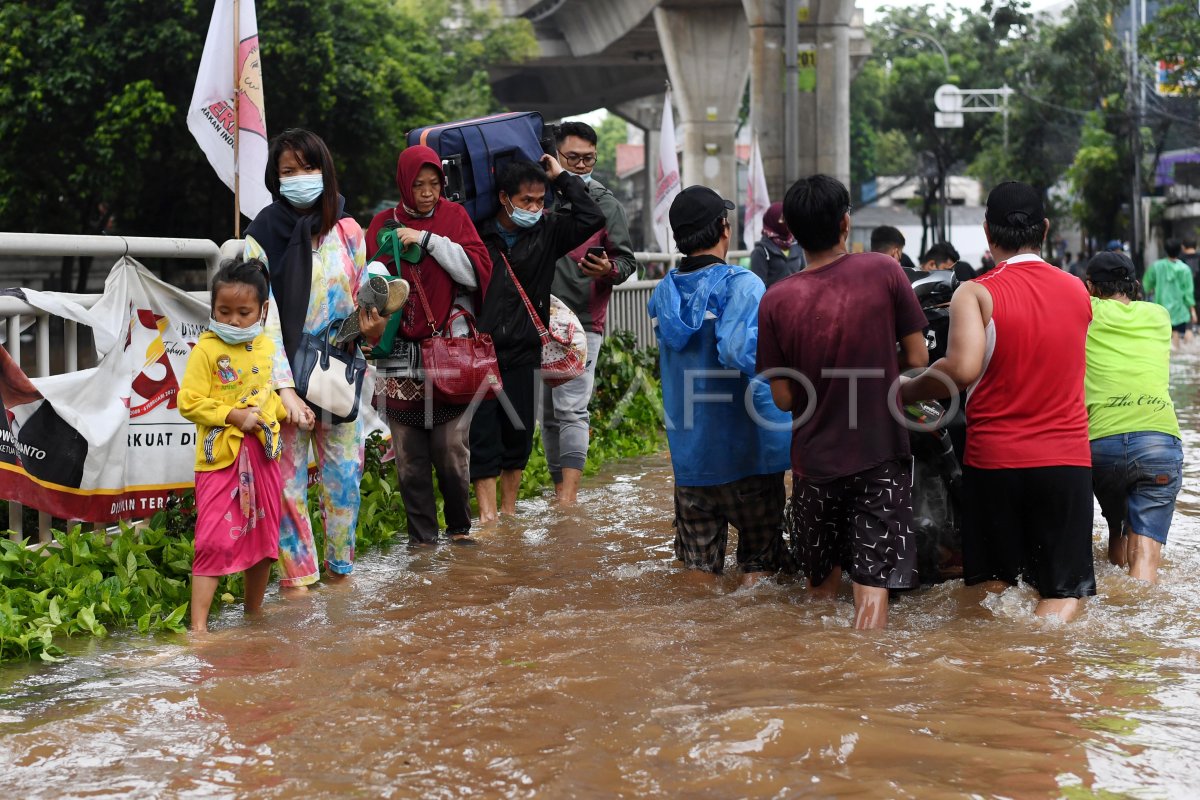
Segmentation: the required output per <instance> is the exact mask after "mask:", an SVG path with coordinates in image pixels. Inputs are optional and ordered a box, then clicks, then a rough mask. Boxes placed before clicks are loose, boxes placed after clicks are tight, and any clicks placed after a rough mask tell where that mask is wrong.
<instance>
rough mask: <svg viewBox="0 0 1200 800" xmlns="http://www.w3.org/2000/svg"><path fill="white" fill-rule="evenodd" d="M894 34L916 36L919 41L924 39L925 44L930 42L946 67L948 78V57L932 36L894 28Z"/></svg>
mask: <svg viewBox="0 0 1200 800" xmlns="http://www.w3.org/2000/svg"><path fill="white" fill-rule="evenodd" d="M896 32H897V33H905V34H908V35H909V36H916V37H918V38H920V39H924V40H925V41H927V42H931V43H932V44H933V46H934V47H936V48H937V49H938V52H939V53H941V54H942V63H944V64H945V65H946V76H947V77H949V76H950V56H948V55H946V48H944V47H942V43H941V42H939V41H938V40H937V39H935V38H934V37H933V36H931V35H930V34H928V33H924V32H922V31H915V30H913V29H912V28H896Z"/></svg>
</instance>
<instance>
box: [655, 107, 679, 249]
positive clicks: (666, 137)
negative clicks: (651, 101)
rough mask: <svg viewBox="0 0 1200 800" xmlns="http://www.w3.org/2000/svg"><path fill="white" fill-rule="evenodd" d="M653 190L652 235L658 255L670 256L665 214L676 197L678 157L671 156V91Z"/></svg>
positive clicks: (672, 140) (673, 132)
mask: <svg viewBox="0 0 1200 800" xmlns="http://www.w3.org/2000/svg"><path fill="white" fill-rule="evenodd" d="M655 179H656V182H655V188H654V235H655V237H656V238H657V239H658V247H659V249H660V251H661V252H663V253H669V252H671V244H672V242H673V241H674V239H673V237H672V236H671V223H670V221H669V220H668V218H667V212H668V211H670V210H671V201H673V200H674V199H675V195H677V194H679V190H680V185H679V156H678V155H676V153H675V115H674V114H672V113H671V90H670V89H668V90H667V98H666V100H664V101H663V114H662V134H661V135H660V136H659V137H658V169H657V171H656V174H655Z"/></svg>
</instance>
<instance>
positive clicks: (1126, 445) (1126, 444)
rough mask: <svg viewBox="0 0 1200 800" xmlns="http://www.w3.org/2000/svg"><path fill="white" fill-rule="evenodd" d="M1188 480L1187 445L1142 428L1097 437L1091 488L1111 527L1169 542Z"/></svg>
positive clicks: (1093, 451) (1093, 442) (1166, 435)
mask: <svg viewBox="0 0 1200 800" xmlns="http://www.w3.org/2000/svg"><path fill="white" fill-rule="evenodd" d="M1182 483H1183V443H1182V442H1181V441H1180V440H1179V439H1178V438H1176V437H1174V436H1172V435H1170V434H1168V433H1158V432H1157V431H1138V432H1135V433H1119V434H1116V435H1113V436H1105V437H1104V438H1102V439H1093V440H1092V490H1093V491H1094V492H1095V493H1096V499H1097V500H1098V501H1099V502H1100V511H1101V513H1102V514H1103V515H1104V519H1105V520H1107V521H1108V524H1109V528H1110V530H1116V531H1119V532H1123V533H1128V532H1130V531H1132V532H1133V533H1136V534H1139V535H1141V536H1149V537H1150V538H1151V539H1154V540H1155V541H1156V542H1159V543H1160V544H1166V543H1167V531H1169V530H1170V528H1171V517H1172V516H1173V515H1174V513H1175V498H1176V496H1177V495H1178V494H1179V488H1180V486H1181V485H1182Z"/></svg>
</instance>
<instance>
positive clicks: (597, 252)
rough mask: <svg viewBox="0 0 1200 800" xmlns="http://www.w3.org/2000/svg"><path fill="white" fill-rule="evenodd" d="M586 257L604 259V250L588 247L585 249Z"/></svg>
mask: <svg viewBox="0 0 1200 800" xmlns="http://www.w3.org/2000/svg"><path fill="white" fill-rule="evenodd" d="M586 255H588V256H593V257H595V258H604V248H603V247H589V248H588V249H587V253H586Z"/></svg>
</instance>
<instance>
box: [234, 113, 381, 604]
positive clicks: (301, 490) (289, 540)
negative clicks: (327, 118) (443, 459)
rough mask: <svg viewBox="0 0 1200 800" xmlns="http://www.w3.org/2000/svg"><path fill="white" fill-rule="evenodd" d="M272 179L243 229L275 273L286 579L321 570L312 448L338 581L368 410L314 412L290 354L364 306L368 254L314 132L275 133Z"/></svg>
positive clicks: (377, 323)
mask: <svg viewBox="0 0 1200 800" xmlns="http://www.w3.org/2000/svg"><path fill="white" fill-rule="evenodd" d="M266 183H267V189H268V190H270V192H271V195H272V197H274V198H275V202H274V203H272V204H271V205H269V206H267V207H266V208H264V209H263V210H262V211H261V212H259V214H258V216H257V217H255V219H254V222H252V223H251V224H250V227H249V228H248V229H247V230H246V247H245V255H246V258H260V259H262V260H263V261H265V262H266V263H267V266H268V268H269V270H270V273H271V304H270V307H269V310H268V312H267V326H266V333H267V335H268V336H270V337H271V338H272V340H273V341H274V342H275V365H274V372H275V374H274V378H275V380H274V385H275V388H276V391H278V393H279V397H280V399H281V400H283V403H284V406H285V407H286V408H287V411H288V416H287V421H286V422H285V423H284V424H283V426H282V428H281V431H280V436H281V439H282V441H283V455H282V457H281V458H280V472H281V473H282V474H281V477H282V479H283V485H284V488H283V513H282V515H281V519H280V532H279V562H280V565H281V567H282V568H283V578H282V580H281V581H280V584H281V586H283V587H285V588H295V587H303V586H307V585H309V584H311V583H315V582H316V581H317V579H318V578H319V577H320V575H319V566H320V565H319V564H318V561H317V553H316V547H315V544H314V542H313V532H312V523H311V522H310V520H309V516H308V504H307V502H306V500H307V495H308V461H309V453H310V450H312V451H315V455H316V462H317V470H318V485H319V486H320V492H321V514H322V519H323V521H324V527H325V553H324V557H323V559H322V561H323V563H324V565H325V572H326V579H327V580H328V579H333V580H337V579H339V578H340V577H343V576H346V575H349V574H350V572H351V571H352V570H353V569H354V531H355V527H356V526H357V525H358V506H359V497H360V494H359V483H360V481H361V479H362V468H363V423H362V415H359V416H358V417H357V418H356V419H355V420H354V421H353V422H347V423H342V424H333V423H331V422H330V421H329V420H322V419H320V418H318V417H316V416H315V415H314V414H313V411H312V410H311V409H310V408H309V407H308V406H307V405H306V404H305V402H304V401H303V400H302V399H301V398H300V396H299V395H297V394H296V390H295V381H294V380H293V376H292V367H291V359H292V358H294V356H295V352H296V349H297V347H298V344H299V341H300V335H301V333H308V334H319V333H320V332H321V331H323V330H325V329H326V328H327V327H328V326H329V324H330V323H331V322H333V321H334V320H339V319H345V318H346V317H349V316H350V315H351V314H356V313H359V312H358V310H357V306H356V303H355V298H356V297H357V295H358V290H359V288H360V287H361V286H362V285H363V284H364V283H365V282H366V281H367V277H368V276H367V272H366V269H365V268H364V263H365V261H366V255H367V253H366V243H365V241H364V238H363V232H362V228H360V227H359V226H358V223H357V222H355V221H354V220H353V219H351V218H350V217H349V216H348V215H346V214H345V213H344V212H343V210H342V209H343V205H344V200H343V198H342V196H341V195H340V194H338V186H337V173H336V171H335V170H334V166H333V158H332V156H330V154H329V149H328V148H327V147H326V146H325V143H324V142H323V141H322V140H321V138H320V137H318V136H317V135H316V134H313V133H310V132H309V131H305V130H300V129H291V130H287V131H284V132H283V133H282V134H280V135H279V136H277V137H275V139H273V140H272V141H271V149H270V154H269V156H268V161H267V175H266ZM385 324H386V321H385V320H384V319H383V318H382V317H380V316H379V314H378V312H376V311H370V312H369V314H368V313H364V314H363V315H361V316H360V325H361V328H362V333H363V335H364V336H367V337H369V338H378V336H379V335H380V334H381V333H382V332H383V329H384V325H385Z"/></svg>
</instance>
